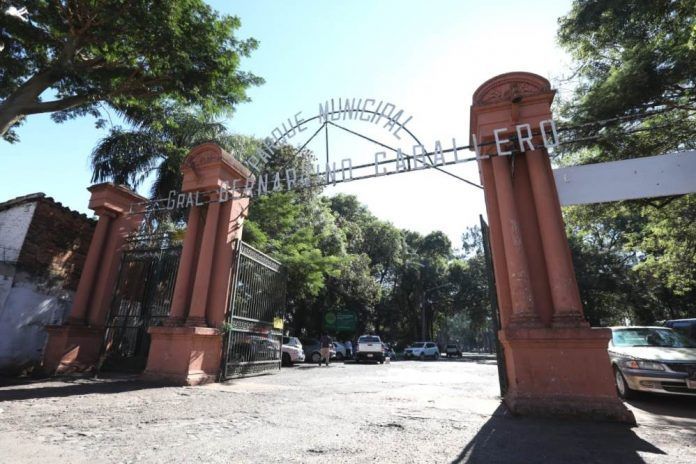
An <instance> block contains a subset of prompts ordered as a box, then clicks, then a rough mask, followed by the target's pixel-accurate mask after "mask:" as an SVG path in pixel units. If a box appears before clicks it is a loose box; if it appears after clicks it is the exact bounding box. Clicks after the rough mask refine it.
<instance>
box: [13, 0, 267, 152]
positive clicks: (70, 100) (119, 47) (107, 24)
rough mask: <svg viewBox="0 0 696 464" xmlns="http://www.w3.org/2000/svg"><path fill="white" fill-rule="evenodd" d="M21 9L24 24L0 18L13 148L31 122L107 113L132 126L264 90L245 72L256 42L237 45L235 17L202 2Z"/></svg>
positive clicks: (116, 0)
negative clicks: (40, 116)
mask: <svg viewBox="0 0 696 464" xmlns="http://www.w3.org/2000/svg"><path fill="white" fill-rule="evenodd" d="M22 6H23V7H25V8H27V10H28V19H29V20H28V21H26V22H25V21H22V20H20V19H17V18H15V17H12V16H9V15H4V14H3V15H0V41H2V42H3V43H4V44H5V50H4V51H3V53H0V99H1V100H0V135H2V136H3V137H4V138H5V140H8V141H15V140H16V134H14V133H13V132H12V128H13V127H16V125H17V124H18V123H20V122H21V121H22V119H23V118H24V117H26V116H29V115H32V114H37V113H52V117H53V119H54V120H55V121H58V122H60V121H64V120H66V119H70V118H74V117H77V116H82V115H86V114H91V115H94V116H96V117H101V115H102V110H103V106H102V105H103V104H105V105H106V106H108V107H110V108H112V109H113V110H115V111H116V112H118V113H119V114H121V115H123V116H124V117H126V118H127V120H128V121H129V122H141V121H143V120H146V119H148V116H149V115H150V114H151V113H153V112H155V113H157V111H158V109H160V108H162V107H166V105H168V104H171V103H172V102H177V103H180V104H183V105H185V106H188V107H195V108H198V109H200V110H202V111H204V112H205V113H208V114H222V113H229V112H230V111H232V110H233V109H234V108H235V107H236V105H237V104H239V103H240V102H243V101H246V100H247V96H246V89H247V88H248V87H249V86H253V85H258V84H260V83H262V80H261V79H260V78H258V77H256V76H254V75H253V74H250V73H248V72H244V71H241V70H240V69H239V67H240V60H241V58H242V57H245V56H249V54H250V52H251V51H252V50H254V49H255V48H256V46H257V42H256V41H255V40H254V39H246V40H240V39H238V38H237V37H236V36H235V31H236V30H237V29H238V28H239V26H240V20H239V18H237V17H234V16H225V15H220V14H218V13H217V12H215V11H214V10H212V9H211V8H210V7H209V6H208V5H207V4H206V3H205V2H204V1H202V0H160V1H152V0H75V1H66V0H60V1H55V2H48V1H46V0H26V1H24V2H22ZM46 95H49V96H50V98H52V100H50V101H46V100H45V98H46ZM99 123H103V121H102V120H100V121H99Z"/></svg>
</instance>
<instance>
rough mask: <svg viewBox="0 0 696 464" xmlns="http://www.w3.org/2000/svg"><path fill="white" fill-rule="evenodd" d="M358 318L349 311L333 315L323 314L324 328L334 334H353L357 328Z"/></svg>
mask: <svg viewBox="0 0 696 464" xmlns="http://www.w3.org/2000/svg"><path fill="white" fill-rule="evenodd" d="M357 321H358V316H357V315H356V314H355V313H354V312H351V311H341V312H338V313H335V312H333V311H329V312H328V313H325V314H324V328H325V329H327V330H334V331H336V332H354V331H355V328H356V327H357Z"/></svg>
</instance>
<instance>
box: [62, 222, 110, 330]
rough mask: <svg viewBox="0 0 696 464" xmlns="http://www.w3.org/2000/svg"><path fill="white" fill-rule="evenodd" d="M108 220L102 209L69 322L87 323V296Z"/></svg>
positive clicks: (90, 290)
mask: <svg viewBox="0 0 696 464" xmlns="http://www.w3.org/2000/svg"><path fill="white" fill-rule="evenodd" d="M110 222H111V216H110V215H109V213H108V212H106V211H104V212H103V214H102V215H100V217H99V222H97V228H96V230H95V231H94V235H93V236H92V241H91V242H90V244H89V251H88V252H87V259H86V260H85V266H84V268H83V270H82V275H81V276H80V282H79V283H78V285H77V292H76V293H75V298H74V299H73V306H72V310H71V311H70V318H69V323H70V324H73V325H80V324H82V325H84V324H86V323H87V319H86V316H87V307H88V305H89V298H90V296H91V294H92V287H93V285H94V279H95V277H96V276H97V271H98V266H99V260H100V259H101V257H102V250H103V249H104V243H105V242H106V237H107V235H108V233H109V225H110Z"/></svg>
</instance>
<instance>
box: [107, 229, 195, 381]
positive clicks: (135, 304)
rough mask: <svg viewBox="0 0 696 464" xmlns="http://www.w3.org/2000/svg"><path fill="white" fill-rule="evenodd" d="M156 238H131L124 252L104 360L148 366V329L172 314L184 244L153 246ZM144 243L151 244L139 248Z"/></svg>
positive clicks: (116, 364)
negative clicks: (173, 296)
mask: <svg viewBox="0 0 696 464" xmlns="http://www.w3.org/2000/svg"><path fill="white" fill-rule="evenodd" d="M152 238H153V237H148V238H145V239H142V240H138V239H135V240H129V241H128V245H130V249H128V250H126V251H124V253H123V257H122V259H121V263H120V268H119V277H118V280H117V283H116V288H115V290H114V296H113V300H112V304H111V309H110V311H109V314H108V316H107V319H106V324H105V325H106V331H105V335H104V345H103V347H102V356H101V357H100V358H102V360H101V362H100V364H102V363H104V362H106V364H107V366H108V365H111V367H116V368H122V369H136V370H137V369H140V368H144V367H145V366H144V363H145V361H146V360H147V354H148V349H149V335H148V334H147V329H148V327H151V326H157V325H162V323H163V322H164V319H166V318H167V317H168V316H169V308H170V306H171V298H172V293H173V291H174V283H175V280H176V273H177V270H178V264H179V257H180V253H181V248H180V247H178V246H173V247H170V246H169V244H166V246H165V247H160V248H152V247H149V246H150V245H151V243H152V242H151V240H152ZM158 239H159V238H158ZM142 244H147V245H148V248H138V246H139V245H142ZM100 367H101V366H100Z"/></svg>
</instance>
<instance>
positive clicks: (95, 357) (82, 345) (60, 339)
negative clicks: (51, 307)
mask: <svg viewBox="0 0 696 464" xmlns="http://www.w3.org/2000/svg"><path fill="white" fill-rule="evenodd" d="M45 329H46V332H47V333H48V339H47V340H46V347H45V349H44V355H43V362H42V369H43V370H44V372H45V373H46V374H50V375H52V374H67V373H72V372H88V371H92V370H94V369H95V368H96V366H97V363H98V362H99V354H100V352H101V348H102V344H103V343H104V328H103V327H89V326H85V325H47V326H46V327H45Z"/></svg>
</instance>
